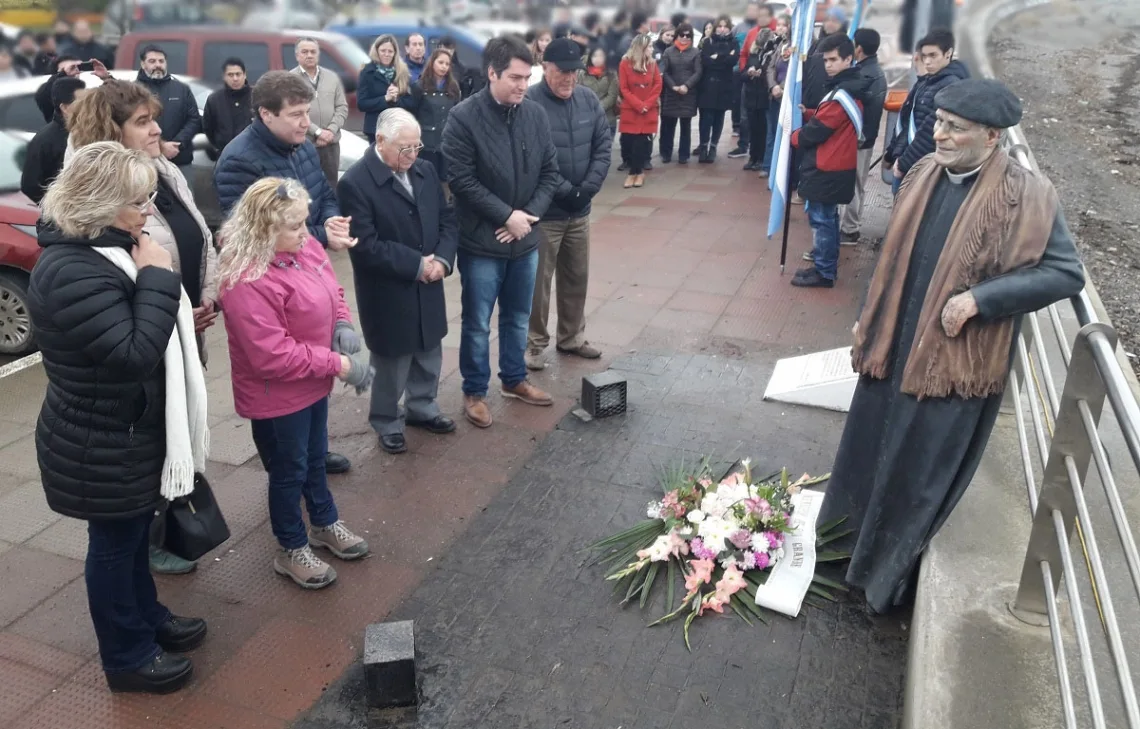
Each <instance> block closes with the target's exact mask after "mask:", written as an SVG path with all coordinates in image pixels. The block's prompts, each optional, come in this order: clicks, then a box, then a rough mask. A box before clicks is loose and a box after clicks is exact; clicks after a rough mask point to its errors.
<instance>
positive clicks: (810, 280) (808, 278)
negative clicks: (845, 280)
mask: <svg viewBox="0 0 1140 729" xmlns="http://www.w3.org/2000/svg"><path fill="white" fill-rule="evenodd" d="M800 273H803V275H802V276H801V275H800ZM792 286H799V287H801V288H809V289H830V288H834V287H835V282H834V281H832V280H831V279H829V278H824V277H823V274H821V273H820V272H819V271H817V270H815V269H814V268H811V269H808V270H807V271H806V272H797V273H796V275H795V277H794V278H793V279H792Z"/></svg>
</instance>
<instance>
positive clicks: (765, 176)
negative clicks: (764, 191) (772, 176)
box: [760, 166, 768, 180]
mask: <svg viewBox="0 0 1140 729" xmlns="http://www.w3.org/2000/svg"><path fill="white" fill-rule="evenodd" d="M760 179H761V180H767V179H768V168H767V167H763V166H761V167H760Z"/></svg>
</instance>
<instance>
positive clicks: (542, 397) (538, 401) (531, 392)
mask: <svg viewBox="0 0 1140 729" xmlns="http://www.w3.org/2000/svg"><path fill="white" fill-rule="evenodd" d="M503 397H511V398H514V399H515V400H522V401H523V402H525V403H526V404H527V405H539V406H546V405H553V404H554V398H552V397H551V396H550V394H549V393H546V392H543V391H542V390H540V389H538V388H537V387H535V386H534V385H532V384H530V383H529V382H527V381H526V380H523V381H522V382H520V383H519V384H517V385H515V386H514V387H511V388H506V387H504V388H503Z"/></svg>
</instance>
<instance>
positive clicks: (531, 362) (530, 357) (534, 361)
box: [523, 349, 546, 372]
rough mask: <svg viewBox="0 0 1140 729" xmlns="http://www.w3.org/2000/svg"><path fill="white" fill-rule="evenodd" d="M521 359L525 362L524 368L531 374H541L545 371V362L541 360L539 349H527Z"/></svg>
mask: <svg viewBox="0 0 1140 729" xmlns="http://www.w3.org/2000/svg"><path fill="white" fill-rule="evenodd" d="M523 359H524V360H526V368H527V369H528V370H530V371H531V372H541V371H542V370H544V369H546V360H544V359H543V358H542V350H541V349H528V350H527V351H526V355H525V357H524V358H523Z"/></svg>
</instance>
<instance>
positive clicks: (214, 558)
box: [0, 160, 871, 729]
mask: <svg viewBox="0 0 1140 729" xmlns="http://www.w3.org/2000/svg"><path fill="white" fill-rule="evenodd" d="M737 167H738V165H737V162H736V161H729V160H721V161H719V162H718V164H716V165H713V166H705V165H699V166H698V165H690V166H689V167H687V168H681V167H678V166H675V165H659V166H658V168H657V169H656V170H654V171H653V172H651V173H650V175H649V178H648V182H647V183H646V187H644V188H642V189H641V190H635V191H626V190H622V189H621V187H620V185H621V181H622V179H624V178H623V176H622V175H621V174H619V173H614V174H613V175H612V176H611V178H610V182H609V184H608V185H607V187H606V189H605V190H604V191H603V193H602V195H601V196H600V197H599V199H598V201H597V204H596V208H597V209H596V211H595V222H594V226H593V239H592V250H591V282H590V300H589V305H588V317H589V318H588V321H589V325H588V335H589V338H590V340H591V341H593V342H595V343H597V344H598V345H599V346H601V347H603V348H604V349H605V350H606V353H607V356H614V355H617V354H623V353H625V352H626V351H628V350H631V349H654V348H660V349H666V350H675V351H686V350H692V349H702V350H703V349H706V348H708V347H722V348H725V349H726V351H732V350H733V349H735V350H736V351H740V350H748V349H752V348H756V347H763V346H769V345H777V346H785V347H791V346H793V345H799V346H806V347H810V345H811V339H812V336H813V333H817V332H826V333H828V334H829V335H832V334H835V333H837V332H839V333H841V332H843V331H845V330H846V329H848V328H849V327H850V324H851V319H852V310H853V306H854V304H855V302H856V300H857V297H858V296H859V294H860V292H861V289H862V285H863V282H864V280H865V276H866V270H867V268H868V264H869V262H870V260H871V258H870V256H869V254H868V253H867V252H865V251H864V250H862V249H860V251H859V252H858V253H852V252H851V250H850V249H844V252H843V257H842V261H841V265H840V274H841V279H840V283H839V285H838V286H837V287H836V289H834V290H832V291H818V290H808V291H805V290H800V289H794V288H792V287H790V286H789V285H788V281H789V280H790V276H791V273H792V272H793V271H794V270H795V269H796V268H798V267H799V265H800V261H799V256H800V253H802V252H803V251H804V250H805V249H806V248H807V247H808V245H809V243H810V231H809V230H808V229H807V227H806V223H805V221H804V216H803V213H802V211H799V210H797V211H795V212H793V215H792V226H793V227H792V231H791V236H790V243H789V252H788V269H787V272H786V273H785V274H784V275H782V276H781V275H780V272H779V268H778V256H779V240H778V239H776V240H773V241H768V240H767V239H766V236H765V229H766V227H767V218H768V192H767V187H766V185H765V184H764V182H763V181H761V180H759V179H758V178H756V176H755V175H752V174H748V173H743V172H739V171H737ZM694 193H697V194H694ZM706 196H707V197H710V198H711V199H709V200H708V201H700V200H696V199H693V198H695V197H706ZM336 266H337V270H338V272H339V273H340V275H341V277H342V281H343V282H345V283H346V285H347V283H348V276H349V275H350V273H349V267H348V265H347V263H346V261H345V260H338V261H337V262H336ZM348 288H349V289H351V287H350V286H349V287H348ZM458 294H459V283H458V281H454V280H453V281H450V282H449V283H448V300H449V305H450V314H451V317H452V321H451V328H452V332H451V334H450V335H449V337H448V339H447V340H445V350H444V380H443V382H442V384H441V388H440V402H441V406H442V407H443V408H444V410H445V411H446V412H448V413H449V414H451V415H453V416H457V420H458V421H459V430H458V432H457V433H456V434H454V435H450V436H443V437H438V436H431V435H428V434H424V433H421V432H419V431H410V432H409V433H408V442H409V453H407V454H405V455H402V456H398V457H397V456H391V455H388V454H386V453H384V452H382V451H381V450H379V448H378V447H377V444H376V439H375V436H374V435H373V434H372V432H371V430H370V428H369V427H368V424H367V422H366V408H367V402H366V400H365V399H363V398H356V397H351V396H347V395H344V394H343V393H341V392H340V390H339V388H338V391H337V393H336V394H335V395H334V397H333V400H332V407H331V409H330V433H331V438H332V445H333V447H334V448H335V449H337V450H339V451H341V452H343V453H345V454H346V455H348V456H350V457H351V458H353V460H354V468H353V470H352V472H351V473H349V474H347V475H345V476H338V477H333V478H332V479H330V480H331V482H332V487H333V491H334V493H335V494H336V496H337V501H338V506H339V508H340V511H341V514H342V517H343V518H344V519H345V520H346V521H347V522H348V523H349V524H350V525H351V526H352V527H353V528H354V529H356V530H357V531H359V532H361V533H362V534H364V535H365V536H366V537H367V538H368V540H369V541H370V543H371V544H372V547H373V551H374V554H375V556H374V557H372V558H371V559H368V560H365V561H362V562H359V563H355V564H343V563H340V562H336V563H335V566H336V569H337V571H338V573H339V575H340V579H339V581H338V583H337V584H336V585H335V586H333V587H332V588H330V589H329V590H325V591H322V592H318V593H308V592H304V591H301V590H298V589H297V588H296V587H294V586H293V585H292V584H290V583H288V582H286V581H285V580H283V579H281V578H280V577H278V576H276V575H275V574H274V573H273V571H272V569H271V567H270V563H271V560H272V557H273V553H274V548H275V543H274V540H273V537H272V535H271V533H270V530H269V526H268V523H267V507H266V500H265V475H264V472H263V471H262V469H261V466H260V463H259V462H258V461H257V459H256V458H253V459H251V460H250V461H248V462H246V463H245V464H243V465H240V466H235V465H224V464H221V463H218V464H213V466H212V469H211V474H210V475H211V478H212V481H213V485H214V490H215V492H216V493H217V494H218V497H219V500H220V501H221V504H222V506H223V508H224V510H225V513H226V515H227V518H228V520H229V524H230V527H231V530H232V531H233V538H232V539H231V540H230V542H229V543H228V544H226V545H224V546H223V547H222V548H221V549H219V550H218V553H217V554H215V555H210V556H208V557H207V558H205V559H204V560H203V561H202V562H201V565H200V567H199V569H198V571H197V572H196V573H195V574H193V575H189V576H186V577H170V578H160V579H159V591H160V594H161V595H162V597H163V598H164V599H165V600H166V601H167V602H168V603H169V605H170V606H171V607H172V608H174V609H175V610H178V611H182V612H184V613H185V614H195V615H202V616H204V617H206V618H208V619H209V620H210V638H209V640H208V641H207V643H206V645H205V646H203V647H202V648H201V649H199V650H198V651H196V652H195V654H194V656H193V657H194V660H195V679H194V681H193V683H192V684H191V685H190V687H189V688H188V689H187V690H185V691H183V692H180V693H179V694H176V695H174V696H167V697H146V696H115V695H112V694H110V693H109V692H108V691H107V689H106V685H105V683H104V681H103V677H102V673H101V671H100V668H99V663H98V658H97V656H96V655H95V642H94V636H93V633H92V631H91V628H90V623H89V618H88V616H87V612H86V596H85V591H84V586H83V580H82V571H83V565H82V563H81V562H80V561H78V560H76V559H73V558H69V557H65V556H59V555H58V554H50V553H48V552H46V551H43V549H45V548H46V549H50V548H51V545H52V540H51V539H50V538H46V537H43V536H41V539H40V540H39V541H38V542H37V543H36V545H35V546H32V545H30V544H29V543H30V542H31V541H32V540H33V539H34V538H35V535H36V534H43V533H44V530H46V529H49V528H51V525H52V524H53V523H55V522H56V521H57V520H56V519H54V518H46V519H45V515H44V513H43V506H42V504H38V503H34V502H35V500H34V499H28V498H27V494H24V493H23V491H22V490H19V489H16V486H14V485H13V484H15V485H20V484H23V483H26V482H27V481H28V473H27V470H28V469H27V465H28V463H29V462H31V463H34V456H33V457H32V460H31V461H29V455H28V453H27V448H28V446H29V443H30V441H29V440H28V438H26V437H24V438H23V439H17V438H11V437H10V438H8V439H7V440H8V441H9V443H14V445H12V444H8V445H5V446H4V447H3V448H0V484H2V485H3V486H4V488H2V489H0V533H12V534H14V535H15V536H16V537H18V538H16V539H9V540H8V541H11V542H13V543H14V546H13V547H12V548H11V549H9V550H7V551H6V552H3V553H0V583H2V584H4V589H3V590H2V591H0V685H3V686H4V687H5V689H6V690H5V691H4V692H0V726H3V727H12V729H24V728H28V729H31V728H33V727H34V728H35V729H40V728H42V727H51V729H68V728H69V727H83V729H98V728H102V727H116V728H117V729H133V728H134V727H171V728H173V729H182V728H184V727H185V728H187V729H189V728H191V727H192V728H193V729H230V728H233V729H237V728H239V727H240V728H241V729H279V728H281V727H284V726H286V725H287V724H288V722H289V721H290V720H292V719H293V718H295V717H296V716H297V715H298V714H299V713H301V712H303V711H304V710H306V709H307V708H308V707H309V706H310V705H311V704H312V703H313V702H314V701H315V700H316V699H317V697H319V696H320V694H321V692H322V690H323V689H324V688H325V687H326V686H327V685H328V683H329V682H331V681H332V680H333V679H335V678H336V677H337V676H338V675H340V673H341V672H342V671H343V670H344V669H345V667H347V666H348V665H349V664H350V663H351V662H353V661H354V660H357V658H358V656H359V654H360V650H361V640H362V636H363V630H364V627H365V626H366V625H367V624H368V623H371V622H375V621H379V620H382V619H384V617H385V616H386V615H387V614H388V613H389V612H390V610H391V609H392V608H393V607H394V606H395V605H397V604H398V603H399V602H400V601H401V600H402V599H403V598H404V597H405V596H406V595H408V594H409V593H410V592H411V591H412V590H413V589H414V588H415V587H416V585H417V584H418V582H419V581H420V579H421V577H422V576H423V574H424V572H425V570H426V569H427V567H428V566H429V565H430V560H431V559H432V558H433V557H435V556H437V555H440V554H442V553H443V551H444V550H445V549H446V548H447V547H448V546H449V545H450V544H451V543H452V542H453V541H454V540H455V539H456V538H457V537H458V536H459V535H461V534H462V533H463V531H464V529H465V527H466V523H467V521H468V520H469V519H470V518H471V517H472V516H473V515H474V514H476V513H478V512H479V511H480V510H481V509H483V508H484V507H486V505H487V504H488V503H490V501H491V499H492V498H493V497H494V496H495V495H496V494H497V493H498V491H499V490H500V489H501V488H502V487H503V485H504V484H506V483H507V481H508V480H509V479H510V477H511V475H512V474H513V473H514V472H515V471H517V470H518V469H519V468H520V467H521V466H522V465H523V464H524V463H525V462H526V461H527V459H528V458H529V457H530V455H531V454H532V452H533V451H534V449H535V447H536V446H537V444H538V443H539V442H540V441H541V440H542V439H543V438H544V437H545V435H546V434H547V433H549V432H550V431H551V430H552V429H553V428H554V427H555V425H556V424H557V423H558V421H559V420H560V419H561V418H562V417H563V416H564V415H565V414H566V412H567V411H568V410H569V409H570V408H571V407H572V405H573V404H574V403H575V402H576V399H577V396H578V393H579V390H580V379H581V377H582V376H583V375H585V374H588V373H590V372H594V371H599V370H602V369H604V368H605V366H606V360H604V359H603V360H602V361H600V362H586V361H582V360H578V359H574V358H565V357H561V356H559V355H556V354H554V353H553V347H551V352H550V355H549V359H550V363H551V366H550V367H549V368H548V369H547V370H546V371H544V372H542V373H538V374H537V375H535V376H534V377H533V379H534V381H535V383H536V384H538V385H540V386H543V387H546V388H548V389H550V390H551V391H552V392H553V393H554V395H555V404H554V406H553V407H550V408H532V407H527V406H525V405H521V404H518V403H515V402H507V401H504V400H503V399H502V398H501V397H500V396H499V395H498V394H497V392H496V391H495V389H496V388H495V387H494V386H493V387H492V394H491V397H490V402H491V407H492V412H493V415H494V418H495V425H494V427H492V428H491V429H489V430H486V431H481V430H477V429H475V428H473V427H471V426H469V425H468V424H467V423H466V422H464V421H463V420H462V418H461V417H458V416H459V415H460V408H461V401H462V398H461V393H460V389H459V385H460V378H459V374H458V371H457V368H458V354H457V349H456V346H457V343H458V329H459V321H458V315H459V309H458V305H459V304H458V299H459V296H458ZM552 319H553V313H552ZM553 327H554V322H553V321H552V322H551V329H552V331H553ZM212 340H213V341H212V342H211V350H212V353H213V356H212V364H211V368H210V371H209V376H210V379H211V382H221V383H222V384H221V385H219V386H217V387H216V389H217V390H218V393H217V395H216V396H215V397H214V399H212V401H211V405H212V412H211V422H213V423H214V424H215V433H219V432H223V431H225V429H226V428H234V427H239V426H240V423H239V422H238V421H236V420H235V419H234V418H233V417H232V413H230V412H226V411H224V407H229V406H231V405H230V404H231V403H232V401H231V400H230V399H229V396H228V393H227V392H226V388H225V386H224V381H225V378H226V377H227V376H228V375H227V373H228V362H226V357H225V352H224V346H225V341H224V337H223V336H222V332H221V328H220V327H219V328H218V329H216V330H214V331H213V332H212ZM496 344H497V342H493V346H492V362H493V363H494V361H495V359H494V358H495V356H496V352H497V346H495V345H496ZM36 377H40V378H41V380H42V373H41V374H37V373H36V372H34V371H29V372H28V373H26V377H24V379H23V380H17V378H16V377H13V378H9V380H5V381H2V382H0V396H2V397H4V398H5V399H6V400H9V401H11V400H13V399H15V400H16V404H15V405H14V407H13V408H11V409H10V410H9V411H7V412H5V413H4V414H3V415H2V416H0V426H3V431H4V432H6V433H10V434H15V433H17V432H18V430H19V429H20V428H23V429H24V430H23V432H24V433H26V434H30V433H31V428H32V425H33V424H34V419H35V414H36V412H37V411H38V407H39V401H38V398H40V397H42V392H43V390H42V383H41V382H40V381H37V380H35V378H36ZM5 388H9V391H6V390H5ZM12 388H15V389H14V390H13V389H12ZM213 408H217V409H216V410H215V409H213ZM234 437H239V436H234ZM243 437H244V436H243ZM13 448H17V449H18V450H19V455H20V457H19V458H18V459H16V458H14V457H12V456H14V455H15V454H16V453H15V451H13V450H12V449H13ZM9 464H13V465H9ZM25 518H40V519H44V523H43V524H42V526H40V525H37V527H36V528H35V529H34V530H28V529H24V530H23V531H24V532H26V531H32V532H34V533H28V534H25V533H23V532H22V531H21V529H20V526H21V524H24V525H25V526H26V522H22V521H21V519H25ZM57 528H61V527H57ZM47 536H48V537H50V536H51V535H50V534H49V535H47ZM56 551H59V552H61V553H64V552H65V550H62V549H60V550H56ZM72 552H74V546H72ZM334 561H335V560H334Z"/></svg>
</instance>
